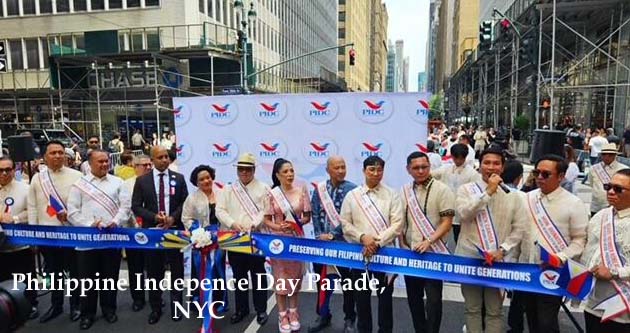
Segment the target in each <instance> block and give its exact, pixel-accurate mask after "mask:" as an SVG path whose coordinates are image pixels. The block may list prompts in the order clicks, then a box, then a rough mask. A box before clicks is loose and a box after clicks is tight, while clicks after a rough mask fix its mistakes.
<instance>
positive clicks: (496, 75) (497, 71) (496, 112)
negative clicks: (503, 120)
mask: <svg viewBox="0 0 630 333" xmlns="http://www.w3.org/2000/svg"><path fill="white" fill-rule="evenodd" d="M500 62H501V51H500V49H499V48H498V47H497V48H496V51H495V54H494V121H493V125H494V128H495V129H497V128H499V80H500V79H501V76H499V74H500V70H501V64H500Z"/></svg>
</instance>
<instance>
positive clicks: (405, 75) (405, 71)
mask: <svg viewBox="0 0 630 333" xmlns="http://www.w3.org/2000/svg"><path fill="white" fill-rule="evenodd" d="M402 91H403V92H408V91H409V57H405V59H403V64H402Z"/></svg>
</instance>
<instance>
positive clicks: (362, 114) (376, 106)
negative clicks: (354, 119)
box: [356, 99, 393, 124]
mask: <svg viewBox="0 0 630 333" xmlns="http://www.w3.org/2000/svg"><path fill="white" fill-rule="evenodd" d="M392 112H393V108H392V103H391V102H390V101H389V100H386V99H378V100H370V99H365V100H362V101H360V103H359V105H358V107H357V109H356V114H357V116H358V117H359V119H361V120H362V121H364V122H366V123H370V124H378V123H382V122H384V121H385V120H387V119H389V117H391V116H392Z"/></svg>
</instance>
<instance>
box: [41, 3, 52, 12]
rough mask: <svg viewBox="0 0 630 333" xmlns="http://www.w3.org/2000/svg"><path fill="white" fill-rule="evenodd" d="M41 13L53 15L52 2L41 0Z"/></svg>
mask: <svg viewBox="0 0 630 333" xmlns="http://www.w3.org/2000/svg"><path fill="white" fill-rule="evenodd" d="M39 12H40V13H41V14H48V13H52V0H39Z"/></svg>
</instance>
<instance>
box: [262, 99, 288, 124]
mask: <svg viewBox="0 0 630 333" xmlns="http://www.w3.org/2000/svg"><path fill="white" fill-rule="evenodd" d="M286 116H287V108H286V106H285V105H284V103H283V102H278V101H271V102H268V101H263V102H259V103H258V105H257V106H256V108H255V109H254V118H255V119H256V120H257V121H258V122H260V123H262V124H265V125H274V124H277V123H279V122H281V121H282V120H283V119H284V117H286Z"/></svg>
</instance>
